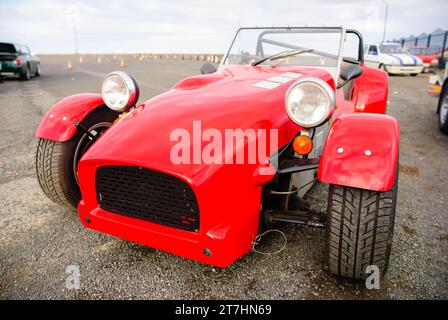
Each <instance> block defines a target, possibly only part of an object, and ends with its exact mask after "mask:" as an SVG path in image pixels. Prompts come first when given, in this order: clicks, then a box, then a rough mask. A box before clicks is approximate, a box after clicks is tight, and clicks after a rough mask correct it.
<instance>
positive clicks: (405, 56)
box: [364, 42, 424, 76]
mask: <svg viewBox="0 0 448 320" xmlns="http://www.w3.org/2000/svg"><path fill="white" fill-rule="evenodd" d="M364 60H365V64H366V65H368V66H371V67H375V68H379V69H381V70H383V71H386V72H387V73H389V74H407V75H411V76H416V75H418V74H419V73H421V72H422V71H423V68H424V65H423V61H422V60H421V59H420V58H418V57H416V56H413V55H411V54H409V53H408V52H406V50H405V49H403V48H402V47H401V44H399V43H391V42H384V43H380V44H367V45H366V46H365V47H364Z"/></svg>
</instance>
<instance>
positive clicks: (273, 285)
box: [0, 56, 448, 299]
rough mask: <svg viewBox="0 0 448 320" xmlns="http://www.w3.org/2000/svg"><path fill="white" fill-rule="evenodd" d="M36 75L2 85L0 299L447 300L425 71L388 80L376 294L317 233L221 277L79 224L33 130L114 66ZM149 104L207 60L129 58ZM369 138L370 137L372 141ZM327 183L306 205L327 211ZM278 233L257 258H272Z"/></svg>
mask: <svg viewBox="0 0 448 320" xmlns="http://www.w3.org/2000/svg"><path fill="white" fill-rule="evenodd" d="M41 59H42V76H41V77H40V78H33V79H32V80H31V81H29V82H22V81H20V80H16V79H8V80H6V81H5V82H4V83H3V84H0V121H1V123H0V137H1V138H0V164H1V165H0V298H1V299H19V298H20V299H36V298H37V299H92V298H93V299H99V298H110V299H116V298H124V299H128V298H133V299H140V298H141V299H166V298H174V299H177V298H192V299H220V298H223V299H238V298H248V299H263V298H272V299H383V298H384V299H411V298H417V299H430V298H436V299H440V298H445V299H447V298H448V219H447V218H448V212H447V211H448V171H447V170H448V137H446V136H443V135H441V133H439V131H438V128H437V118H436V114H435V108H436V103H437V101H436V99H435V98H434V97H430V96H428V95H427V94H426V89H427V81H428V76H427V75H419V76H418V77H416V78H411V77H391V79H390V95H389V107H388V110H389V111H388V113H389V114H391V115H392V116H394V117H396V118H397V119H398V120H399V121H400V124H401V145H400V162H401V165H400V181H399V195H398V209H397V217H396V226H395V234H394V243H393V250H392V256H391V265H390V268H389V271H388V274H387V275H386V277H385V278H384V279H383V281H382V282H381V288H380V289H379V290H367V289H366V288H365V285H364V283H356V282H351V281H347V280H342V279H339V278H337V277H334V276H332V275H329V274H327V273H326V272H325V271H323V270H322V268H321V266H322V263H323V261H324V256H323V248H324V247H323V245H324V233H325V232H324V230H321V229H312V228H306V227H299V226H294V225H290V226H285V227H282V231H283V232H285V234H286V236H287V239H288V242H287V246H286V249H285V250H284V251H282V252H281V253H279V254H276V255H273V256H269V255H260V254H257V253H250V254H248V255H247V256H245V257H243V258H241V259H240V260H238V261H236V262H235V263H234V264H232V265H231V266H230V267H228V268H226V269H219V268H213V267H211V266H208V265H203V264H200V263H198V262H194V261H190V260H187V259H184V258H180V257H176V256H174V255H170V254H168V253H164V252H161V251H157V250H154V249H151V248H148V247H144V246H140V245H137V244H134V243H131V242H127V241H124V240H121V239H118V238H114V237H112V236H108V235H105V234H100V233H97V232H95V231H91V230H87V229H85V228H83V227H82V225H81V223H80V221H79V220H78V217H77V214H76V212H75V211H70V210H68V209H64V208H61V207H59V206H57V205H55V204H53V203H52V202H51V201H50V200H48V199H47V198H46V197H45V196H44V194H43V192H42V191H41V190H40V188H39V185H38V182H37V180H36V177H35V173H34V149H35V143H36V141H35V138H34V132H35V129H36V127H37V125H38V123H39V121H40V119H41V118H42V116H43V115H44V114H45V112H46V111H47V110H48V109H49V108H50V106H51V105H52V104H54V103H55V102H56V101H58V100H59V99H61V98H63V97H65V96H68V95H71V94H75V93H79V92H99V90H100V85H101V81H102V78H103V76H104V75H105V74H106V73H108V72H110V71H113V70H116V69H118V68H119V63H120V60H119V59H116V60H114V59H113V57H103V58H102V61H101V63H98V61H97V60H96V58H95V57H86V58H85V59H84V61H83V63H82V64H80V63H79V61H77V60H75V59H73V58H72V59H71V60H72V61H71V63H72V66H73V69H72V70H71V71H68V70H67V63H68V59H69V57H62V56H44V57H41ZM125 62H126V70H127V71H128V72H130V73H131V74H132V75H133V76H134V77H135V78H136V79H137V81H138V82H139V83H140V86H141V89H142V90H141V92H142V94H141V100H140V101H144V100H146V99H148V98H150V97H152V96H154V95H156V94H159V93H162V92H164V91H166V90H167V89H169V88H170V87H171V86H172V85H173V84H174V83H176V82H177V81H178V80H180V79H181V78H183V77H185V76H188V75H193V74H198V73H199V69H200V66H201V65H202V62H200V61H181V60H179V61H175V60H170V61H168V60H158V61H154V60H144V61H142V62H140V61H138V60H130V59H126V60H125ZM373 138H374V137H373ZM326 192H327V186H325V185H317V186H316V187H315V189H314V191H313V192H312V194H311V195H310V198H311V201H312V202H313V203H314V204H315V205H316V206H317V207H318V208H321V209H322V210H325V207H326ZM281 241H282V239H281V237H279V236H278V235H272V236H270V237H267V238H266V239H265V241H264V242H263V244H262V247H261V248H260V250H266V251H273V250H274V251H275V250H276V249H278V248H279V247H280V246H281ZM70 265H75V266H77V267H79V271H80V276H81V277H80V288H79V289H78V290H77V289H67V287H66V279H67V276H68V274H67V273H66V270H67V267H68V266H70Z"/></svg>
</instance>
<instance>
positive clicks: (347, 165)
mask: <svg viewBox="0 0 448 320" xmlns="http://www.w3.org/2000/svg"><path fill="white" fill-rule="evenodd" d="M398 142H399V124H398V122H397V120H395V119H394V118H392V117H390V116H387V115H381V114H371V113H370V114H369V113H353V114H344V115H341V116H340V117H338V118H336V119H335V120H334V123H333V125H332V127H331V129H330V132H329V134H328V137H327V142H326V144H325V147H324V150H323V154H322V157H321V159H320V165H319V180H320V181H322V182H326V183H331V184H338V185H342V186H348V187H354V188H361V189H367V190H375V191H388V190H390V189H391V188H392V187H393V185H394V181H395V172H396V166H397V164H398Z"/></svg>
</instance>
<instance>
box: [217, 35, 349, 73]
mask: <svg viewBox="0 0 448 320" xmlns="http://www.w3.org/2000/svg"><path fill="white" fill-rule="evenodd" d="M342 34H343V29H342V28H285V29H280V28H275V29H274V28H272V29H269V28H267V29H262V28H253V29H252V28H248V29H245V28H243V29H240V30H239V31H238V33H237V34H236V36H235V39H234V41H233V43H232V46H231V47H230V49H229V52H228V54H227V56H226V57H225V59H224V60H223V65H249V64H253V63H256V62H258V61H260V60H262V59H265V58H267V57H271V56H274V55H277V57H275V58H273V59H268V60H266V61H264V62H263V63H261V65H275V66H305V67H316V68H324V69H326V70H328V71H329V72H330V73H331V74H332V75H333V76H334V77H335V79H336V78H337V76H338V75H337V72H338V65H339V64H340V59H339V57H340V55H341V49H342V48H341V46H342V44H341V38H342ZM293 50H294V52H293ZM282 53H284V55H285V56H284V57H283V55H282ZM291 53H292V54H291ZM288 54H291V55H288Z"/></svg>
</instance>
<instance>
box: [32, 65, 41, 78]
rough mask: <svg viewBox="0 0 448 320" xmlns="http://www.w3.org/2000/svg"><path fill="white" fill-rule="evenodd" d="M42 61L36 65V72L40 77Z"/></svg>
mask: <svg viewBox="0 0 448 320" xmlns="http://www.w3.org/2000/svg"><path fill="white" fill-rule="evenodd" d="M40 71H41V70H40V63H38V64H37V65H36V73H35V74H34V76H35V77H40Z"/></svg>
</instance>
